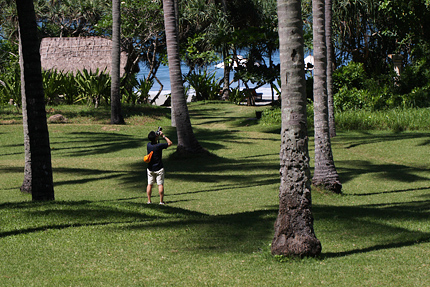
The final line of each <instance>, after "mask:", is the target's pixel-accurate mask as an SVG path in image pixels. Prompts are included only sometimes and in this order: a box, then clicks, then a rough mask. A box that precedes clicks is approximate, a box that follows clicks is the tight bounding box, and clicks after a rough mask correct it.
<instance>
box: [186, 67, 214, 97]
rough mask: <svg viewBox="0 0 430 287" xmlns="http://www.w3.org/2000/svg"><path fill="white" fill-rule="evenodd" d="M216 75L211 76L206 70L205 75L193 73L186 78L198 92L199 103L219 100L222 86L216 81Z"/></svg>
mask: <svg viewBox="0 0 430 287" xmlns="http://www.w3.org/2000/svg"><path fill="white" fill-rule="evenodd" d="M215 75H216V74H215V72H214V73H212V74H209V73H208V72H207V71H206V70H204V71H203V73H199V74H197V73H196V72H192V73H191V74H189V75H188V76H187V77H185V80H186V81H187V82H188V83H189V84H190V86H191V87H193V89H194V90H195V91H196V100H197V101H203V100H217V99H219V91H220V90H221V85H220V84H219V81H218V80H217V79H215Z"/></svg>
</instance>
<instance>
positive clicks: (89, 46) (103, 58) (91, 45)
mask: <svg viewBox="0 0 430 287" xmlns="http://www.w3.org/2000/svg"><path fill="white" fill-rule="evenodd" d="M111 51H112V40H110V39H106V38H103V37H76V38H69V37H66V38H43V39H42V42H41V44H40V58H41V62H42V68H43V69H44V70H57V71H63V72H73V73H76V72H77V71H81V70H84V69H86V70H88V71H92V72H95V71H96V70H97V68H98V69H99V70H100V71H104V70H105V69H106V72H107V73H110V71H111V59H112V57H111ZM126 63H127V54H126V53H125V52H122V53H121V77H122V76H123V74H124V71H125V69H124V67H125V65H126Z"/></svg>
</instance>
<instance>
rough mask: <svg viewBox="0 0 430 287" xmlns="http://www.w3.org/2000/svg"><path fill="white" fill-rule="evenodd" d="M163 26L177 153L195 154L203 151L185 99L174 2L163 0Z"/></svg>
mask: <svg viewBox="0 0 430 287" xmlns="http://www.w3.org/2000/svg"><path fill="white" fill-rule="evenodd" d="M163 9H164V25H165V28H166V44H167V57H168V61H169V76H170V86H171V92H172V94H171V97H172V108H173V107H174V109H172V117H175V124H176V133H177V136H178V146H177V151H178V152H181V153H188V152H189V153H195V152H201V151H203V148H202V147H201V145H200V144H199V142H198V141H197V139H196V137H195V135H194V132H193V128H192V126H191V121H190V115H189V113H188V107H187V101H186V98H185V91H184V85H183V80H182V73H181V60H180V57H179V43H178V33H177V30H176V18H175V5H174V0H163Z"/></svg>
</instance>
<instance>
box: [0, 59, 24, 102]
mask: <svg viewBox="0 0 430 287" xmlns="http://www.w3.org/2000/svg"><path fill="white" fill-rule="evenodd" d="M0 81H1V82H0V103H1V104H3V105H4V104H7V103H8V102H9V100H11V99H12V100H13V102H14V103H15V104H16V105H17V106H18V107H20V106H21V75H20V69H19V66H15V67H14V69H12V70H9V71H8V73H5V74H3V75H2V76H1V77H0Z"/></svg>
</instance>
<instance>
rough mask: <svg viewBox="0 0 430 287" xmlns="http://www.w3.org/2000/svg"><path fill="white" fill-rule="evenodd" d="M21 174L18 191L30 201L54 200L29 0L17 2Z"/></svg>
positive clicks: (35, 30) (40, 71)
mask: <svg viewBox="0 0 430 287" xmlns="http://www.w3.org/2000/svg"><path fill="white" fill-rule="evenodd" d="M16 8H17V12H18V22H19V34H20V45H19V49H20V67H21V95H22V113H23V127H24V146H25V157H26V159H25V174H24V183H23V186H22V187H21V190H22V191H24V192H28V193H31V194H32V199H33V201H47V200H54V185H53V179H52V165H51V150H50V145H49V133H48V125H47V122H46V111H45V102H44V91H43V84H42V68H41V63H40V52H39V39H38V38H37V26H36V17H35V13H34V6H33V1H32V0H17V1H16Z"/></svg>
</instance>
